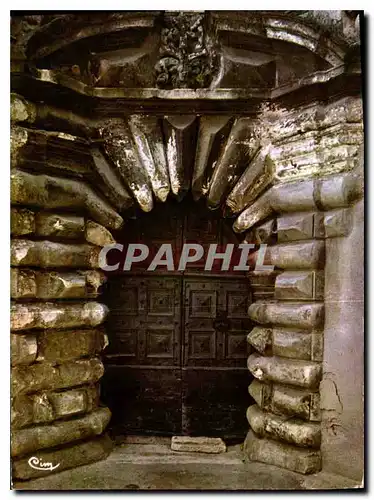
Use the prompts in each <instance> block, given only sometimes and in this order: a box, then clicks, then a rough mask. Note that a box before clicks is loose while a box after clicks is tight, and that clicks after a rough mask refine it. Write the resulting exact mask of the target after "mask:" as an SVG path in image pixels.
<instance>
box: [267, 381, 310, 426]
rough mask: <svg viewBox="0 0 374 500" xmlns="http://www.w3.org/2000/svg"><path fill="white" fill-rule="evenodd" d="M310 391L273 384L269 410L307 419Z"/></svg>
mask: <svg viewBox="0 0 374 500" xmlns="http://www.w3.org/2000/svg"><path fill="white" fill-rule="evenodd" d="M311 396H312V395H311V393H310V392H306V391H304V390H302V389H296V388H294V387H286V386H283V385H277V384H274V385H273V393H272V400H271V411H272V412H273V413H275V414H278V415H288V416H292V417H298V418H302V419H306V420H309V416H310V402H311Z"/></svg>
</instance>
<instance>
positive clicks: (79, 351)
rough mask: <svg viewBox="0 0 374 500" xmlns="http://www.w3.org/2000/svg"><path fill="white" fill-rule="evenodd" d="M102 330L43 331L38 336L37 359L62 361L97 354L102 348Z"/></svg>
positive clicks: (103, 338)
mask: <svg viewBox="0 0 374 500" xmlns="http://www.w3.org/2000/svg"><path fill="white" fill-rule="evenodd" d="M104 342H105V337H104V331H103V330H91V329H89V330H62V331H61V330H55V331H47V332H46V331H43V332H41V333H40V334H39V336H38V358H37V361H47V362H58V363H61V362H64V361H70V360H72V359H77V358H81V357H83V356H92V355H94V354H98V353H99V352H101V351H102V349H103V348H104Z"/></svg>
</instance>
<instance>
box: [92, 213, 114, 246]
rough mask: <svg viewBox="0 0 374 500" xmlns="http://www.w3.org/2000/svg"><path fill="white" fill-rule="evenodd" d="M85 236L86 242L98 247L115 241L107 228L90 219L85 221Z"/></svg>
mask: <svg viewBox="0 0 374 500" xmlns="http://www.w3.org/2000/svg"><path fill="white" fill-rule="evenodd" d="M85 236H86V240H87V241H88V243H92V245H97V246H99V247H105V245H111V244H113V243H115V242H116V241H115V239H114V238H113V236H112V234H111V233H110V232H109V231H108V229H106V228H105V227H103V226H101V225H100V224H98V223H97V222H94V221H91V220H89V221H86V227H85Z"/></svg>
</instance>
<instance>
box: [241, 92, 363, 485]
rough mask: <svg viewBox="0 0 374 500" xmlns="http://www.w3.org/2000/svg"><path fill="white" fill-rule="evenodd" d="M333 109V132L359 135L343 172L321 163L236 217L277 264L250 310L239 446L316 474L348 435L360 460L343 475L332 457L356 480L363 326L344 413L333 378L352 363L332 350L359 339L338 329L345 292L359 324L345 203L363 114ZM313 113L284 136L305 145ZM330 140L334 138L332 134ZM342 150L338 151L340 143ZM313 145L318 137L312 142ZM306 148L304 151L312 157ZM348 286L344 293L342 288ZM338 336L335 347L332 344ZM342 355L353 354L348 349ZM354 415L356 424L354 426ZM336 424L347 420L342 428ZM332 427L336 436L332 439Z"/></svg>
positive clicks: (354, 185)
mask: <svg viewBox="0 0 374 500" xmlns="http://www.w3.org/2000/svg"><path fill="white" fill-rule="evenodd" d="M332 107H333V108H335V109H341V113H339V114H338V116H331V115H329V121H330V122H331V121H334V120H335V121H341V122H343V124H342V123H340V125H339V128H342V127H344V126H346V124H347V122H348V123H349V122H350V121H351V120H352V122H353V123H354V125H355V127H354V128H355V130H356V131H357V132H358V135H357V136H356V137H355V135H348V136H346V138H345V142H349V143H350V144H352V145H353V147H354V149H353V151H354V154H353V155H351V154H350V155H348V156H346V157H345V159H342V160H339V163H340V165H339V170H340V169H341V170H343V171H344V173H341V174H340V175H329V174H330V172H331V168H332V165H333V163H327V164H325V163H324V162H322V163H321V164H319V165H318V168H317V169H315V168H311V169H307V170H306V172H307V173H308V176H310V179H305V175H304V176H303V177H304V178H302V179H300V180H299V181H293V182H287V183H281V184H276V185H274V187H272V188H271V189H270V190H268V191H267V192H265V193H264V194H263V195H262V196H261V197H260V198H259V199H258V200H257V201H256V202H255V203H254V204H253V205H252V206H250V207H249V208H248V209H247V210H246V211H245V212H243V213H242V214H241V215H240V216H239V218H238V220H237V222H236V228H237V230H239V229H242V230H243V225H244V227H245V228H246V229H247V228H248V227H249V226H252V225H253V224H255V226H254V227H253V228H252V229H251V231H250V232H249V235H248V236H247V239H248V240H254V241H256V242H257V243H270V245H269V246H268V248H267V252H266V257H265V264H271V265H274V266H275V271H274V272H273V273H270V274H272V275H273V276H275V286H274V297H272V296H271V295H269V297H268V298H266V296H262V297H261V298H259V299H258V300H257V301H256V302H255V303H254V304H252V305H251V306H250V308H249V315H250V317H251V319H252V320H253V321H254V322H256V323H258V326H256V327H255V328H254V329H253V330H252V331H251V332H250V333H249V335H248V342H249V343H250V344H251V345H252V346H253V347H254V349H255V350H256V351H257V352H256V353H254V354H251V355H250V357H249V358H248V368H249V370H250V372H251V373H252V375H253V376H254V377H255V380H254V381H253V382H252V384H251V385H250V386H249V393H250V395H251V396H252V397H253V398H254V400H255V401H256V404H255V405H253V406H250V407H249V408H248V411H247V418H248V421H249V424H250V427H251V430H250V432H249V433H248V436H247V438H246V441H245V450H246V453H247V455H248V457H249V458H250V459H251V460H259V461H262V462H266V463H269V464H273V465H278V466H281V467H285V468H288V469H291V470H295V471H297V472H301V473H304V474H306V473H312V472H317V471H319V470H320V469H321V467H322V460H326V462H327V464H328V467H329V468H330V469H331V470H333V471H334V472H335V473H342V470H339V465H334V460H335V457H336V456H337V454H339V455H340V457H344V454H343V446H348V439H350V438H352V442H351V447H352V446H353V449H354V450H355V451H353V452H352V454H353V455H354V457H355V462H356V463H355V465H354V467H353V469H354V471H349V468H350V465H349V461H347V460H346V459H344V458H341V459H340V460H337V462H336V464H341V463H343V464H344V466H345V468H346V469H347V470H344V472H345V473H346V475H351V476H352V477H355V478H356V479H361V477H360V475H361V476H362V452H361V455H360V450H361V448H362V439H363V438H362V432H363V426H362V415H363V404H362V400H361V399H360V398H361V397H362V389H363V372H362V366H363V348H362V340H361V336H362V334H363V332H362V328H359V331H358V332H357V334H356V335H357V337H358V339H360V340H359V342H358V343H357V347H355V348H354V352H355V353H356V354H355V357H354V359H355V360H356V361H357V364H358V367H357V369H356V370H355V372H354V373H353V374H352V376H353V380H350V382H349V384H348V385H349V387H350V390H349V391H346V397H347V400H348V403H347V406H348V408H347V410H346V412H344V411H343V405H342V401H341V399H340V394H339V392H338V387H340V386H341V384H342V382H341V381H340V382H339V379H340V378H341V379H342V380H347V379H350V378H351V372H350V371H346V366H347V365H348V364H351V363H353V359H350V360H349V362H348V359H347V364H343V365H342V364H341V363H340V362H337V355H338V353H339V352H340V351H342V349H343V346H341V347H340V348H338V347H337V345H338V344H339V343H343V345H344V349H347V348H348V347H349V345H352V346H353V345H355V344H352V342H355V341H354V340H353V339H352V340H351V339H348V338H346V339H344V337H342V336H340V335H339V334H340V332H346V336H348V337H349V333H348V331H347V330H346V328H347V327H345V326H344V327H343V326H342V325H343V323H342V321H346V320H347V318H348V316H349V314H351V313H348V310H346V311H345V312H344V315H343V316H341V310H342V309H344V308H345V297H346V296H348V297H350V301H351V303H352V306H350V304H348V305H347V307H348V309H349V308H350V307H355V306H354V305H353V301H354V300H357V298H358V300H359V305H360V304H361V308H359V309H358V310H356V313H355V315H354V317H355V318H356V319H357V323H356V325H359V324H360V323H362V320H363V310H362V290H360V286H362V271H363V267H362V260H361V261H360V258H359V257H358V258H356V259H354V260H352V259H350V256H351V255H352V252H354V249H353V248H354V245H355V244H356V242H355V243H353V239H352V238H353V237H354V236H349V235H350V232H351V230H352V227H353V224H355V222H354V221H353V219H354V215H353V214H354V213H357V210H354V209H353V208H351V207H350V206H351V205H352V204H353V203H354V202H355V201H357V200H358V199H359V198H360V197H361V196H362V195H363V185H362V171H360V169H362V155H360V152H361V151H362V140H363V138H362V121H361V120H362V114H361V113H360V102H359V101H357V100H356V99H354V98H351V99H349V100H346V101H345V103H344V107H343V108H340V106H339V104H338V106H337V105H333V106H332ZM352 108H354V109H355V113H354V117H353V116H352V115H351V114H350V110H351V109H352ZM330 109H331V108H330ZM315 112H316V106H315V107H314V109H313V107H312V108H310V109H309V110H308V113H306V114H303V113H300V114H299V118H298V123H292V118H291V120H288V121H286V124H287V127H288V129H289V130H291V133H290V134H289V135H288V137H289V141H290V143H291V144H292V143H295V142H297V143H298V144H305V143H304V136H305V135H308V134H309V130H308V129H309V128H310V126H311V122H310V121H309V118H308V117H310V116H311V114H313V113H315ZM339 115H340V119H339ZM294 116H295V115H294ZM283 123H284V122H283ZM344 124H345V125H344ZM319 125H320V126H319V129H317V134H319V135H320V137H322V138H323V137H325V136H324V131H325V129H324V128H322V127H321V119H319ZM316 126H317V127H318V123H317V124H316V123H313V125H312V127H316ZM276 127H277V126H276V125H275V129H276ZM279 127H280V130H282V129H283V130H285V128H286V127H284V125H283V124H282V123H279ZM321 129H322V130H321ZM327 130H328V129H327ZM278 131H279V129H278ZM270 132H271V131H270ZM284 135H285V134H284ZM334 138H335V139H334V140H338V139H337V136H335V135H334ZM311 147H312V148H315V146H313V145H312V146H311ZM334 147H335V145H334V144H331V143H330V146H329V147H328V148H326V146H325V147H324V148H322V149H320V150H319V153H318V155H321V157H322V158H323V157H325V158H326V157H329V156H328V155H329V154H331V149H334ZM340 147H343V149H344V146H339V148H340ZM287 148H288V143H287V142H284V145H283V150H287ZM304 148H305V146H303V149H304ZM319 148H321V141H319V142H318V149H319ZM289 151H290V154H293V155H294V158H296V159H297V157H298V156H299V155H298V153H299V151H298V149H297V147H296V150H294V149H293V147H290V150H289ZM351 153H352V150H351ZM309 154H310V153H309V152H308V153H307V154H306V155H305V154H304V155H303V156H304V157H305V156H306V157H309ZM300 156H301V155H300ZM309 161H310V160H309V159H308V160H307V162H309ZM289 165H290V168H289V173H290V175H291V176H292V175H293V174H294V173H293V172H292V170H293V169H294V170H295V176H296V177H299V168H298V165H297V163H294V162H292V161H291V162H290V163H289ZM276 168H277V165H276ZM361 213H362V211H361ZM274 215H276V217H274ZM269 217H271V218H270V219H269V220H268V221H267V222H266V223H265V224H262V225H261V224H260V222H261V220H263V219H264V218H269ZM356 220H357V216H356ZM356 224H357V225H356V230H355V231H354V235H355V236H356V237H357V235H358V234H359V235H360V237H361V238H362V234H363V233H362V227H360V221H359V220H357V223H356ZM361 226H362V221H361ZM357 243H358V244H359V242H357ZM343 248H345V249H347V255H346V256H345V257H343V255H342V251H343ZM348 248H349V250H348ZM325 267H326V269H325ZM348 267H349V270H348ZM350 273H353V275H354V276H355V278H354V280H353V282H354V283H355V284H354V285H353V287H352V286H351V285H350V283H349V279H350V278H349V276H350ZM356 273H358V275H357V274H356ZM342 276H344V278H342ZM344 285H346V286H347V289H348V290H349V292H346V291H345V292H344V291H343V290H342V286H344ZM352 288H353V290H352ZM360 297H361V299H360ZM326 309H327V315H326ZM325 316H326V318H327V324H325ZM342 318H344V319H342ZM347 324H348V325H350V326H351V327H352V326H353V325H352V321H347ZM325 328H327V332H328V340H327V343H326V340H325V343H324V337H325V334H324V330H325ZM348 328H349V327H348ZM334 342H335V343H336V344H337V345H336V347H335V348H332V343H334ZM337 350H338V353H337ZM342 354H343V353H342ZM344 354H345V356H347V358H348V357H349V355H348V354H347V352H345V353H344ZM323 361H324V364H323ZM337 364H339V368H338V367H337ZM343 371H344V374H343ZM343 385H345V384H343ZM321 398H322V399H321ZM358 416H359V418H358V422H361V424H359V425H358V426H356V417H358ZM341 422H344V424H343V426H345V427H343V429H344V430H342V431H340V427H341V426H342V423H341ZM334 425H335V426H336V427H335V429H336V430H335V429H334ZM331 433H332V435H333V436H336V435H337V436H340V438H339V437H337V438H336V439H335V440H334V438H333V437H331ZM321 444H322V451H323V455H322V454H321ZM332 444H333V445H334V450H333V451H331V446H332ZM356 446H357V448H356ZM337 450H339V451H338V452H337ZM357 462H358V463H357Z"/></svg>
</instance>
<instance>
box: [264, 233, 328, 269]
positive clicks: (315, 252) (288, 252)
mask: <svg viewBox="0 0 374 500" xmlns="http://www.w3.org/2000/svg"><path fill="white" fill-rule="evenodd" d="M267 258H268V259H269V264H273V265H274V266H276V267H279V268H280V269H321V268H322V267H323V266H324V259H325V243H324V241H319V240H312V241H305V242H300V243H283V244H280V245H275V246H272V247H267ZM265 260H266V259H265Z"/></svg>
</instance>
